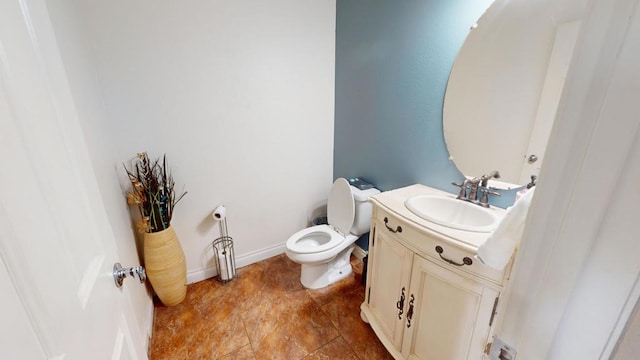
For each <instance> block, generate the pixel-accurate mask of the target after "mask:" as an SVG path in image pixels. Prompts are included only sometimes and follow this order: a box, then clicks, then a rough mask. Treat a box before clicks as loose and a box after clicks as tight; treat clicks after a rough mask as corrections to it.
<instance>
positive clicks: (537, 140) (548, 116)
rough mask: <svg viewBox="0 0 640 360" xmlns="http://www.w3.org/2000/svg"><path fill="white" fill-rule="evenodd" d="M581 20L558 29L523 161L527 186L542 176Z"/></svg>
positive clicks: (524, 182) (522, 182)
mask: <svg viewBox="0 0 640 360" xmlns="http://www.w3.org/2000/svg"><path fill="white" fill-rule="evenodd" d="M580 24H581V21H572V22H568V23H564V24H560V25H559V26H558V30H557V31H556V38H555V42H554V44H553V50H552V51H551V56H550V58H549V65H548V66H547V74H546V77H545V81H544V86H543V88H542V93H541V94H540V101H539V103H538V111H537V113H536V120H535V122H534V124H533V129H531V137H530V138H529V146H528V147H527V153H526V155H525V157H524V159H523V163H522V171H521V173H520V181H519V182H518V184H527V183H529V182H530V181H531V175H535V176H538V174H539V173H540V167H541V166H542V163H543V161H542V160H543V159H544V153H545V150H546V148H547V142H548V141H549V135H550V134H551V128H552V127H553V122H554V121H555V119H556V111H557V109H558V104H559V103H560V97H561V96H562V90H563V89H564V81H565V79H566V78H567V73H568V72H569V65H570V64H571V58H572V57H573V51H574V49H575V46H576V42H577V40H578V33H579V32H580Z"/></svg>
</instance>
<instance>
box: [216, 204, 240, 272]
mask: <svg viewBox="0 0 640 360" xmlns="http://www.w3.org/2000/svg"><path fill="white" fill-rule="evenodd" d="M211 216H212V217H213V219H214V220H216V221H220V237H219V238H217V239H215V240H213V244H212V246H213V259H214V261H215V263H216V270H217V271H218V281H220V282H227V281H231V280H233V279H234V278H235V277H236V257H235V253H234V250H233V238H232V237H231V236H229V231H228V230H227V209H226V207H225V206H224V205H220V206H218V207H217V208H215V210H214V211H213V213H212V214H211Z"/></svg>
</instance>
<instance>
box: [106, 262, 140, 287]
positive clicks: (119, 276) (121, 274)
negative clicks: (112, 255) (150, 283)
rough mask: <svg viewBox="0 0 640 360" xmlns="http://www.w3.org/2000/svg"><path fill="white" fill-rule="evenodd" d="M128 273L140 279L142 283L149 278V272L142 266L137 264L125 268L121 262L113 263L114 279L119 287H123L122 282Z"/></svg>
mask: <svg viewBox="0 0 640 360" xmlns="http://www.w3.org/2000/svg"><path fill="white" fill-rule="evenodd" d="M127 275H129V276H131V277H132V278H134V279H138V281H140V283H141V284H143V283H144V282H145V281H146V280H147V273H146V272H145V271H144V268H143V267H142V266H135V267H130V268H126V269H125V268H123V267H122V265H120V263H115V264H113V280H114V281H115V283H116V286H117V287H122V283H123V282H124V279H125V278H126V277H127Z"/></svg>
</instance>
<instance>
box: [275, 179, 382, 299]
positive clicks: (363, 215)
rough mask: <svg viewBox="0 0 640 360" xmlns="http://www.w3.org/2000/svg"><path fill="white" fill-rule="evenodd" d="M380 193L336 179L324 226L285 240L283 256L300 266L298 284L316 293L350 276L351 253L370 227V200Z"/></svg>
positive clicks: (311, 228)
mask: <svg viewBox="0 0 640 360" xmlns="http://www.w3.org/2000/svg"><path fill="white" fill-rule="evenodd" d="M379 192H380V190H378V189H375V188H370V189H366V190H360V189H358V188H355V187H353V186H350V185H349V182H348V181H347V180H346V179H343V178H338V179H336V181H335V182H334V183H333V186H332V187H331V192H330V193H329V200H328V202H327V220H328V223H329V224H327V225H316V226H312V227H309V228H306V229H302V230H300V231H298V232H296V233H295V234H293V235H291V237H290V238H289V239H288V240H287V243H286V248H287V250H286V254H287V256H288V257H289V259H291V260H292V261H294V262H296V263H299V264H301V265H302V266H301V267H302V270H301V274H300V282H301V283H302V285H303V286H304V287H306V288H308V289H319V288H323V287H325V286H328V285H330V284H333V283H334V282H336V281H339V280H341V279H344V278H345V277H347V276H349V275H350V274H351V272H352V269H351V262H350V257H351V252H352V251H353V249H354V247H355V244H354V243H355V241H356V240H358V238H359V237H360V235H362V234H364V233H366V232H367V231H369V227H370V225H371V204H369V203H368V199H369V197H370V196H372V195H375V194H377V193H379Z"/></svg>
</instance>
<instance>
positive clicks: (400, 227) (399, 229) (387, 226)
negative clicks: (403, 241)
mask: <svg viewBox="0 0 640 360" xmlns="http://www.w3.org/2000/svg"><path fill="white" fill-rule="evenodd" d="M388 222H389V218H387V217H386V216H385V217H384V226H385V227H386V228H387V230H389V231H391V232H392V233H397V232H399V233H401V232H402V226H400V225H398V226H396V229H395V230H394V229H393V228H391V227H389V225H387V223H388Z"/></svg>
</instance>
